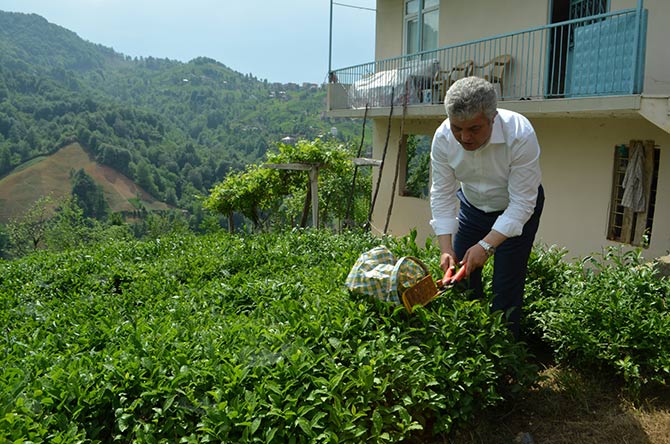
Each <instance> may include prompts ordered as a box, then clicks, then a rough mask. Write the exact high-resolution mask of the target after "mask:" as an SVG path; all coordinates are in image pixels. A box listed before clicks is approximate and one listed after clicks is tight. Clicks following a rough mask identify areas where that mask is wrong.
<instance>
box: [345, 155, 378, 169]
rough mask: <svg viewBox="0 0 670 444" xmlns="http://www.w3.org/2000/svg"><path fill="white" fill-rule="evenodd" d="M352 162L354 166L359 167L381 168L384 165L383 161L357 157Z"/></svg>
mask: <svg viewBox="0 0 670 444" xmlns="http://www.w3.org/2000/svg"><path fill="white" fill-rule="evenodd" d="M351 161H352V162H353V163H354V165H357V166H377V167H378V166H379V165H381V164H382V161H381V160H377V159H370V158H367V157H356V158H354V159H351Z"/></svg>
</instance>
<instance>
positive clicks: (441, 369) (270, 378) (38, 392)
mask: <svg viewBox="0 0 670 444" xmlns="http://www.w3.org/2000/svg"><path fill="white" fill-rule="evenodd" d="M382 241H389V242H392V241H391V240H390V239H377V238H373V237H370V236H368V235H366V234H362V233H350V234H348V235H334V234H332V233H328V232H325V231H314V230H306V231H303V230H296V231H292V232H288V233H277V234H263V235H255V236H249V237H243V236H233V235H226V234H223V233H220V234H217V235H208V236H201V237H197V236H193V235H187V234H182V235H180V236H176V235H173V236H166V237H163V238H158V239H155V240H151V241H146V242H136V241H113V242H109V243H107V244H100V245H97V246H95V247H91V248H89V249H87V250H71V251H67V252H63V253H50V252H38V253H34V254H32V255H29V256H27V257H25V258H22V259H20V260H15V261H12V262H0V301H1V303H0V307H2V308H1V310H0V320H1V321H2V325H4V326H6V327H5V330H4V334H3V335H1V336H0V345H1V347H2V349H3V350H5V353H4V354H2V355H0V369H2V370H0V393H2V395H0V442H4V441H10V442H12V441H14V440H17V439H30V440H32V441H33V442H46V441H48V440H51V441H52V442H55V441H53V439H54V437H57V438H58V439H59V440H60V441H61V442H64V441H81V442H84V441H87V442H111V441H113V440H115V441H120V442H131V441H136V442H206V441H215V442H252V441H260V442H273V443H275V442H276V443H284V442H295V443H301V442H343V443H344V442H362V441H368V442H401V441H402V442H412V441H415V442H422V441H424V440H425V439H426V437H427V436H430V435H433V434H440V433H447V432H449V431H450V430H452V428H453V427H454V426H456V425H458V424H463V423H464V422H465V421H467V420H469V419H471V418H472V417H473V416H474V415H475V414H476V413H477V412H478V411H480V410H481V409H483V408H485V407H486V406H489V405H492V404H494V403H496V402H498V401H499V400H500V399H501V397H502V392H501V390H502V389H505V390H507V389H513V388H518V387H520V386H523V385H525V384H528V383H529V382H530V381H531V380H532V379H533V376H534V371H533V368H532V367H529V366H528V364H527V363H526V359H525V351H524V348H523V346H522V345H520V344H515V343H514V342H512V341H511V340H510V336H509V334H508V332H507V329H506V328H505V327H504V325H503V324H502V322H501V318H500V316H498V315H494V316H491V315H489V313H488V311H487V309H486V307H485V305H483V304H481V303H479V302H470V301H465V300H463V299H462V298H461V297H459V295H458V294H445V295H444V296H443V297H441V298H439V299H438V300H436V301H434V302H432V303H431V304H430V305H428V306H427V307H426V308H425V309H417V310H416V311H415V314H414V315H412V316H408V315H407V314H406V313H405V311H404V309H402V308H394V307H390V306H387V305H384V304H382V303H377V302H375V301H371V300H368V299H361V298H358V297H352V296H351V295H349V294H348V292H347V291H346V290H345V288H344V286H343V282H344V279H345V276H346V274H347V273H348V271H349V268H350V267H351V265H352V264H353V263H354V261H355V260H356V258H357V257H358V255H359V254H360V253H361V252H363V251H365V250H367V249H369V248H372V247H373V246H375V245H377V244H379V243H380V242H382ZM412 244H413V243H412V242H404V243H403V242H398V243H397V244H393V245H391V247H392V249H393V250H394V252H396V253H398V254H399V255H401V254H403V251H407V249H408V248H411V249H412V250H413V251H414V252H418V253H422V251H423V252H424V253H423V254H425V255H430V257H431V258H432V259H431V260H432V262H430V260H428V259H429V258H428V257H426V259H427V262H430V263H431V266H433V267H434V266H435V261H436V260H437V257H436V256H435V257H434V258H433V256H434V255H433V252H431V251H424V250H420V249H417V248H416V246H415V245H412Z"/></svg>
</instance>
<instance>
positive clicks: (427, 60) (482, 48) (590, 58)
mask: <svg viewBox="0 0 670 444" xmlns="http://www.w3.org/2000/svg"><path fill="white" fill-rule="evenodd" d="M646 26H647V25H646V10H643V9H642V8H636V9H626V10H621V11H615V12H610V13H606V14H599V15H594V16H590V17H588V18H584V19H576V20H570V21H566V22H561V23H554V24H550V25H546V26H542V27H538V28H532V29H528V30H524V31H519V32H514V33H509V34H504V35H499V36H495V37H490V38H485V39H480V40H475V41H470V42H465V43H461V44H458V45H452V46H448V47H444V48H440V49H437V50H433V51H426V52H422V53H419V54H413V55H411V56H404V57H394V58H390V59H385V60H379V61H375V62H371V63H366V64H362V65H356V66H351V67H348V68H343V69H339V70H336V71H333V72H332V73H331V74H330V86H329V87H330V96H329V109H331V110H335V109H351V108H364V107H366V105H367V106H368V107H371V108H375V107H387V106H390V105H391V103H392V102H393V104H394V105H402V104H405V103H406V104H408V105H421V104H424V105H427V104H438V103H441V102H442V101H443V99H444V94H445V92H446V91H447V89H448V88H449V86H450V85H451V84H452V83H453V82H455V81H456V80H457V79H459V78H462V77H465V76H469V75H475V76H480V77H483V78H486V79H487V80H489V81H491V82H492V83H494V85H495V86H496V88H497V92H498V94H499V97H500V99H501V100H538V99H552V98H571V97H593V96H606V95H624V94H639V93H641V91H642V78H643V69H644V54H645V41H646Z"/></svg>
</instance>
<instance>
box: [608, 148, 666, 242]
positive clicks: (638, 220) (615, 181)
mask: <svg viewBox="0 0 670 444" xmlns="http://www.w3.org/2000/svg"><path fill="white" fill-rule="evenodd" d="M635 144H641V145H642V147H643V148H644V155H645V162H644V195H645V206H646V208H645V211H643V212H639V213H635V212H634V211H633V210H631V209H630V208H626V207H624V206H623V205H622V204H621V200H622V197H623V192H624V189H623V179H624V177H625V174H626V168H627V166H628V160H629V156H630V147H632V146H634V145H635ZM613 160H614V162H613V168H612V170H613V171H612V194H611V198H610V207H609V210H608V223H607V239H608V240H610V241H612V242H619V243H623V244H628V245H633V246H639V247H643V248H648V247H649V244H650V241H651V236H652V228H653V221H654V212H655V211H654V210H655V206H656V195H657V189H658V171H659V166H660V149H659V148H658V147H656V145H655V144H654V141H653V140H646V141H644V142H642V141H641V140H631V141H630V143H629V144H628V145H625V144H623V145H617V146H616V147H615V148H614V159H613Z"/></svg>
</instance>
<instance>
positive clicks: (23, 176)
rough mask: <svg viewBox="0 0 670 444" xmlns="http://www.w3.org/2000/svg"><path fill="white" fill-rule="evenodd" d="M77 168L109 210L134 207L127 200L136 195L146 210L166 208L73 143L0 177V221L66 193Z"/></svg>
mask: <svg viewBox="0 0 670 444" xmlns="http://www.w3.org/2000/svg"><path fill="white" fill-rule="evenodd" d="M80 169H83V170H84V171H85V172H86V173H87V174H88V175H89V176H91V177H92V178H93V179H94V180H95V182H96V183H97V184H99V185H100V186H101V187H102V189H103V191H104V194H105V199H106V201H107V203H108V204H109V206H110V209H111V210H112V211H113V212H130V211H133V210H135V209H136V207H135V206H134V205H133V203H132V202H131V201H134V200H137V199H138V198H139V200H140V201H141V203H142V205H143V206H144V207H145V208H146V209H149V210H164V209H167V208H168V206H167V205H166V204H164V203H162V202H158V201H156V200H155V199H154V198H153V197H151V196H150V195H149V194H148V193H147V192H146V191H144V190H142V189H141V188H139V187H138V186H137V185H136V184H135V183H134V182H133V181H132V180H130V179H129V178H127V177H126V176H124V175H122V174H120V173H118V172H117V171H115V170H114V169H113V168H110V167H107V166H104V165H100V164H99V163H97V162H95V160H93V159H91V158H90V156H89V155H88V154H87V153H86V152H85V151H84V150H83V149H82V147H81V146H80V145H79V144H77V143H73V144H71V145H68V146H66V147H63V148H61V149H60V150H58V151H57V152H55V153H54V154H52V155H49V156H43V157H40V158H37V159H34V160H33V161H31V162H29V163H27V164H25V165H22V166H21V167H19V168H17V169H16V171H14V172H12V173H11V174H9V175H8V176H6V177H3V178H2V179H0V223H7V222H8V221H9V219H10V217H11V216H12V215H14V214H20V213H21V212H22V211H23V210H25V209H26V208H28V207H30V205H31V204H32V203H33V202H35V201H36V200H37V199H38V198H39V197H40V196H44V195H48V194H51V195H52V196H53V197H54V198H61V197H67V196H69V195H70V192H71V188H72V186H71V185H70V175H71V173H72V172H74V171H77V170H80Z"/></svg>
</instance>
